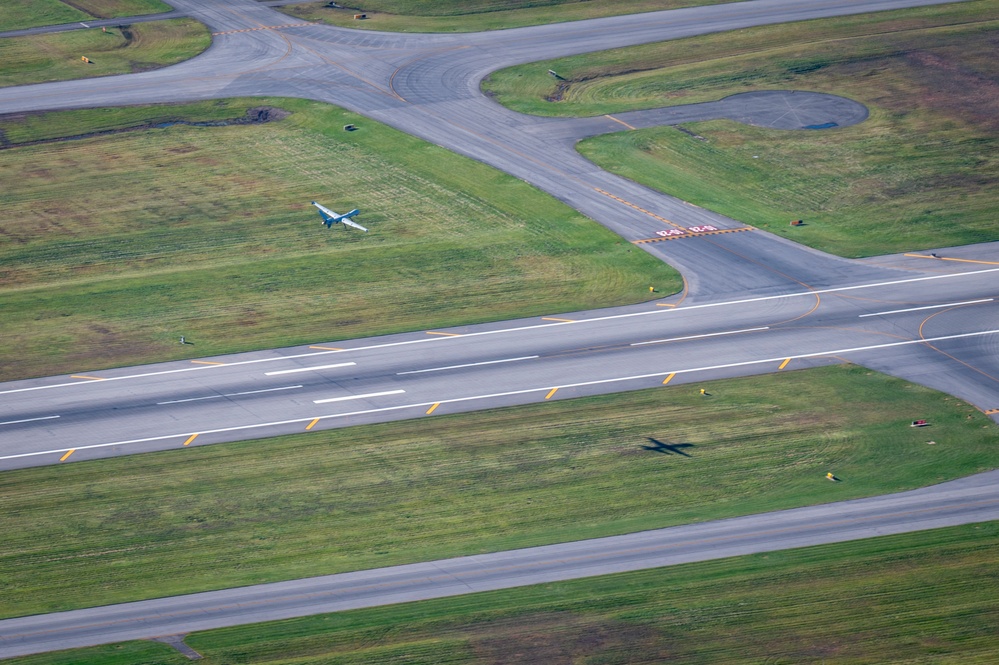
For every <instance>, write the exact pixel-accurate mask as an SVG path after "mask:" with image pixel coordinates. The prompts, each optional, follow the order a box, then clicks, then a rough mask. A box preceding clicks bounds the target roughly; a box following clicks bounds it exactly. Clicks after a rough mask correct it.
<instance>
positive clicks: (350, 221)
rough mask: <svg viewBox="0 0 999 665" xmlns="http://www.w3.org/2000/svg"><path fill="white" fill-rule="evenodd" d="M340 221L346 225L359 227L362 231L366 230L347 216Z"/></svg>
mask: <svg viewBox="0 0 999 665" xmlns="http://www.w3.org/2000/svg"><path fill="white" fill-rule="evenodd" d="M340 221H341V222H343V223H344V224H346V225H347V226H353V227H354V228H355V229H360V230H362V231H364V232H365V233H367V232H368V230H367V229H366V228H364V227H363V226H361V225H360V224H358V223H357V222H354V221H352V220H351V219H350V218H348V217H344V218H342V219H341V220H340Z"/></svg>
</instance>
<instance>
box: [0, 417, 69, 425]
mask: <svg viewBox="0 0 999 665" xmlns="http://www.w3.org/2000/svg"><path fill="white" fill-rule="evenodd" d="M58 417H59V416H42V417H41V418H25V419H23V420H8V421H7V422H3V423H0V425H16V424H17V423H33V422H35V421H36V420H52V419H53V418H58Z"/></svg>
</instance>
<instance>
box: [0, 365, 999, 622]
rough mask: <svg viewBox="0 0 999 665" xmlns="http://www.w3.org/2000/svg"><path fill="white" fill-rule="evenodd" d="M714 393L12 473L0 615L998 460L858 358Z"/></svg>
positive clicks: (512, 540) (547, 539) (991, 432)
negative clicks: (917, 423) (918, 422)
mask: <svg viewBox="0 0 999 665" xmlns="http://www.w3.org/2000/svg"><path fill="white" fill-rule="evenodd" d="M703 387H705V388H707V389H708V392H709V393H710V394H711V397H709V398H705V397H703V396H701V395H700V394H699V392H698V389H697V387H692V386H676V387H670V388H660V389H655V390H645V391H637V392H630V393H622V394H616V395H608V396H602V397H592V398H583V399H574V400H565V401H560V402H554V403H551V402H546V403H543V404H538V405H533V406H524V407H516V408H508V409H498V410H492V411H484V412H480V413H473V414H459V415H446V414H445V415H440V416H437V415H435V416H432V417H426V418H419V419H415V420H411V421H404V422H397V423H390V424H384V425H372V426H361V427H353V428H349V429H342V430H331V431H320V432H311V433H303V434H302V435H295V436H287V437H279V438H273V439H266V440H257V441H249V442H244V443H231V444H226V445H224V446H223V445H218V446H205V447H200V448H193V449H180V450H176V451H169V452H163V453H149V454H144V455H137V456H133V457H120V458H115V459H110V460H103V461H96V462H80V463H75V464H74V463H67V464H64V465H59V466H52V467H40V468H35V469H24V470H19V471H8V472H4V473H3V474H0V530H2V532H3V533H5V534H7V535H6V537H5V538H4V541H3V550H2V553H0V578H2V579H4V581H5V588H4V594H3V595H2V597H0V616H5V617H7V616H16V615H25V614H32V613H39V612H51V611H57V610H66V609H71V608H76V607H85V606H93V605H100V604H107V603H115V602H123V601H130V600H138V599H141V598H150V597H161V596H169V595H175V594H181V593H190V592H195V591H203V590H209V589H217V588H226V587H231V586H242V585H248V584H256V583H261V582H270V581H277V580H284V579H295V578H301V577H307V576H311V575H321V574H328V573H335V572H343V571H349V570H359V569H366V568H375V567H380V566H387V565H394V564H401V563H411V562H416V561H426V560H433V559H438V558H446V557H451V556H458V555H465V554H475V553H480V552H490V551H499V550H505V549H512V548H516V547H527V546H533V545H542V544H548V543H555V542H564V541H571V540H579V539H584V538H593V537H599V536H606V535H613V534H621V533H630V532H634V531H640V530H644V529H651V528H657V527H663V526H670V525H675V524H685V523H691V522H697V521H703V520H710V519H718V518H724V517H731V516H737V515H744V514H750V513H758V512H766V511H770V510H776V509H782V508H791V507H796V506H802V505H811V504H816V503H825V502H831V501H839V500H843V499H849V498H856V497H862V496H870V495H876V494H882V493H886V492H894V491H900V490H905V489H911V488H915V487H921V486H925V485H929V484H933V483H936V482H940V481H944V480H948V479H952V478H957V477H961V476H965V475H968V474H971V473H975V472H978V471H983V470H987V469H991V468H994V467H996V466H997V464H999V457H997V455H999V451H997V449H996V446H995V438H996V428H995V425H994V424H993V423H992V422H991V421H989V420H988V419H987V418H986V417H985V416H983V415H982V414H981V413H979V412H978V411H977V410H975V409H974V408H972V407H970V406H968V405H967V404H965V403H963V402H960V401H959V400H956V399H955V398H952V397H949V396H946V395H942V394H940V393H937V392H934V391H931V390H928V389H925V388H921V387H919V386H916V385H913V384H910V383H906V382H904V381H901V380H897V379H893V378H890V377H886V376H884V375H880V374H876V373H872V372H869V371H867V370H864V369H862V368H857V367H828V368H821V369H814V370H808V371H802V372H792V373H787V374H784V373H782V374H780V375H776V376H770V377H755V378H744V379H733V380H726V381H715V382H711V383H706V384H704V386H703ZM917 418H924V419H927V420H928V421H929V422H930V427H927V428H915V429H914V428H912V427H910V426H909V425H910V421H911V420H914V419H917ZM931 441H932V442H933V443H932V444H930V442H931ZM829 472H832V473H834V474H835V475H836V476H838V477H839V478H840V479H841V480H842V482H830V481H829V480H828V479H827V478H826V474H827V473H829Z"/></svg>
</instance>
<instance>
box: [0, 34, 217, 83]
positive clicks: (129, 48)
mask: <svg viewBox="0 0 999 665" xmlns="http://www.w3.org/2000/svg"><path fill="white" fill-rule="evenodd" d="M210 44H211V35H210V34H209V32H208V28H206V27H205V26H204V25H203V24H201V23H199V22H197V21H195V20H192V19H171V20H166V21H155V22H152V23H136V24H134V25H130V26H116V27H112V28H108V29H107V32H102V31H101V30H100V28H90V29H89V30H73V31H70V32H53V33H48V34H42V35H31V36H27V37H8V38H6V39H2V40H0V87H2V86H10V85H24V84H27V83H43V82H46V81H66V80H70V79H81V78H91V77H95V76H109V75H111V74H130V73H134V72H142V71H148V70H150V69H158V68H160V67H166V66H167V65H172V64H175V63H178V62H182V61H184V60H188V59H190V58H193V57H194V56H196V55H198V54H199V53H201V52H202V51H204V50H205V49H206V48H208V46H209V45H210ZM81 57H86V58H88V59H89V60H90V62H86V61H84V60H82V59H81Z"/></svg>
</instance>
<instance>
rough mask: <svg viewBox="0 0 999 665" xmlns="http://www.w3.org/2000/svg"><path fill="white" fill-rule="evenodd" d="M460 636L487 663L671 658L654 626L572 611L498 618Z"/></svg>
mask: <svg viewBox="0 0 999 665" xmlns="http://www.w3.org/2000/svg"><path fill="white" fill-rule="evenodd" d="M459 635H460V636H462V637H465V638H466V639H468V640H469V641H470V642H471V646H472V650H473V652H474V653H475V658H476V662H478V663H482V664H483V665H514V664H516V663H546V664H548V665H572V664H573V663H579V662H600V663H608V664H610V663H643V662H647V663H661V662H666V661H668V660H669V659H670V657H671V654H670V652H669V650H668V649H667V648H666V647H665V645H663V644H662V643H661V642H662V636H661V635H660V633H659V631H657V630H655V629H653V628H651V627H649V626H644V625H641V624H635V623H628V622H624V621H616V620H614V619H611V618H609V617H601V616H594V615H589V616H587V615H580V614H573V613H571V612H553V613H539V614H525V615H523V616H518V617H512V618H508V619H499V620H495V621H490V622H488V623H487V624H484V625H476V626H475V628H474V629H472V630H470V631H462V633H459Z"/></svg>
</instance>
